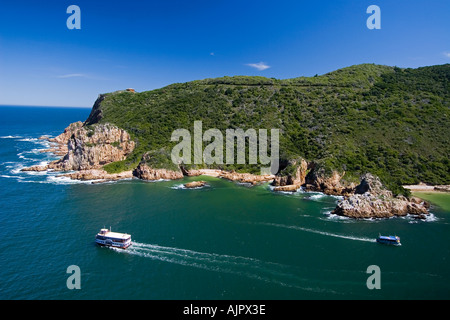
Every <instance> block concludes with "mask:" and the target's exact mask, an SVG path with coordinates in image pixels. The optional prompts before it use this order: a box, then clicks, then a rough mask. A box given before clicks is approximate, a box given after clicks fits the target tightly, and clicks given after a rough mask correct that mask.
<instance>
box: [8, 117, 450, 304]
mask: <svg viewBox="0 0 450 320" xmlns="http://www.w3.org/2000/svg"><path fill="white" fill-rule="evenodd" d="M8 112H9V113H8V114H12V113H14V112H19V111H16V109H11V110H9V111H8ZM33 112H36V115H34V116H33V119H30V121H29V123H27V124H26V125H24V124H22V122H23V121H25V120H26V119H28V118H26V117H23V116H20V114H19V115H16V114H13V116H11V117H10V118H8V116H7V115H8V114H6V113H5V114H3V116H2V117H0V123H1V124H2V126H1V127H0V157H1V163H0V194H1V197H0V234H1V235H2V247H1V248H0V261H1V268H2V272H1V273H0V298H1V299H448V298H450V275H449V270H450V210H449V209H448V204H449V202H448V198H446V199H447V200H445V201H444V202H440V201H438V200H436V199H434V200H435V201H436V204H433V206H432V207H431V212H432V214H431V215H430V217H429V218H427V220H425V221H418V220H414V219H413V218H411V217H406V218H392V219H383V220H351V219H344V218H340V217H337V216H332V215H330V212H331V210H332V209H333V208H334V207H335V205H336V202H337V201H338V199H337V198H335V197H330V196H325V195H323V194H319V193H302V192H298V193H295V194H283V193H275V192H273V191H271V190H270V187H269V186H268V185H267V184H265V185H261V186H256V187H248V186H245V185H239V184H236V183H233V182H230V181H227V180H223V179H219V178H212V177H204V176H202V177H192V178H185V179H183V180H180V181H160V182H144V181H140V180H126V181H119V182H114V183H105V184H90V183H82V182H77V181H70V180H68V179H64V178H59V177H57V173H52V172H40V173H30V172H21V171H20V168H22V167H25V166H29V165H33V164H38V163H39V162H42V161H51V160H52V159H53V158H52V157H51V156H49V155H48V154H42V153H40V151H39V150H40V149H44V148H47V147H48V146H47V145H46V144H45V142H44V141H42V140H38V139H37V138H38V137H39V136H40V135H42V134H50V135H56V134H58V133H59V132H61V130H62V129H61V126H62V125H61V123H63V122H64V121H62V120H61V119H67V122H68V123H70V122H74V121H76V120H78V119H80V118H81V119H82V118H83V116H84V117H85V116H86V115H80V114H78V111H76V112H75V111H70V110H59V111H58V110H55V109H51V110H50V109H49V110H43V111H42V112H41V111H39V112H38V111H36V110H35V109H33ZM58 112H60V113H61V114H60V113H58ZM71 112H72V113H73V114H72V113H71ZM87 112H88V111H86V113H87ZM50 115H51V116H50ZM52 117H53V118H52ZM57 117H59V118H57ZM40 118H41V119H42V121H35V119H40ZM10 119H11V120H10ZM17 119H19V120H20V121H19V122H20V123H18V120H17ZM24 119H25V120H24ZM52 119H54V121H53V122H49V121H50V120H52ZM2 121H3V122H2ZM194 180H206V181H207V182H208V186H207V187H204V188H201V189H193V190H189V189H184V188H182V187H180V186H181V185H182V184H183V183H186V182H188V181H194ZM430 200H431V201H432V202H433V203H434V200H433V199H430ZM104 226H106V227H109V226H111V227H112V230H113V231H118V232H127V233H130V234H131V235H132V240H133V242H134V244H133V245H132V246H131V247H130V248H129V249H128V250H113V249H108V248H102V247H98V246H96V245H95V243H94V237H95V235H96V233H97V232H98V231H99V229H100V228H102V227H104ZM379 233H381V234H384V235H389V234H396V235H398V236H400V237H401V240H402V246H400V247H393V246H387V245H381V244H378V243H376V242H375V238H376V237H377V236H378V234H379ZM70 265H77V266H79V268H80V272H81V273H80V281H81V289H79V290H78V289H73V290H69V289H68V288H67V286H66V281H67V279H68V277H69V274H67V273H66V270H67V267H68V266H70ZM371 265H377V266H379V268H380V271H381V273H380V284H381V289H373V290H369V289H368V288H367V285H366V281H367V279H368V277H369V276H370V275H369V274H367V273H366V271H367V268H368V267H369V266H371Z"/></svg>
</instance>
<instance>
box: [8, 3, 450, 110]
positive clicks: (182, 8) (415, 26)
mask: <svg viewBox="0 0 450 320" xmlns="http://www.w3.org/2000/svg"><path fill="white" fill-rule="evenodd" d="M43 3H45V4H43ZM72 4H75V5H78V6H79V7H80V9H81V29H80V30H75V29H74V30H69V29H68V28H67V26H66V21H67V18H69V16H70V14H67V13H66V9H67V7H68V6H69V5H72ZM372 4H375V5H378V6H379V7H380V9H381V29H380V30H369V29H368V28H367V27H366V20H367V19H368V18H369V16H370V14H367V13H366V9H367V7H368V6H370V5H372ZM449 13H450V1H448V0H427V1H417V0H409V1H406V0H395V1H393V0H370V1H365V0H343V1H331V0H330V1H325V0H317V1H302V0H295V1H284V0H277V1H266V0H259V1H245V0H240V1H235V0H227V1H221V0H184V1H178V0H177V1H172V0H164V1H163V0H160V1H135V0H129V1H112V0H110V1H94V0H91V1H79V0H71V1H63V0H59V1H45V2H41V1H3V2H2V4H1V5H0V104H7V105H11V104H12V105H48V106H80V107H92V105H93V103H94V101H95V99H96V98H97V96H98V94H99V93H105V92H111V91H115V90H120V89H125V88H135V89H136V90H137V91H146V90H152V89H156V88H160V87H163V86H165V85H168V84H171V83H174V82H186V81H191V80H196V79H204V78H213V77H222V76H233V75H261V76H265V77H275V78H279V79H285V78H293V77H299V76H313V75H315V74H324V73H327V72H330V71H333V70H336V69H338V68H342V67H346V66H350V65H354V64H359V63H377V64H384V65H391V66H399V67H412V68H415V67H420V66H427V65H435V64H445V63H450V24H449V23H448V21H449V20H448V16H449Z"/></svg>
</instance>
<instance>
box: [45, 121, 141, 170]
mask: <svg viewBox="0 0 450 320" xmlns="http://www.w3.org/2000/svg"><path fill="white" fill-rule="evenodd" d="M72 132H73V134H72V135H71V136H70V138H69V139H68V142H67V149H68V151H67V154H66V155H65V156H64V157H63V158H62V159H60V160H58V161H54V162H52V163H50V164H49V165H48V168H49V169H54V170H57V171H69V170H89V169H98V168H101V167H102V166H104V165H105V164H108V163H111V162H115V161H121V160H125V159H126V157H127V155H128V154H130V153H131V152H132V151H133V149H134V147H135V142H134V141H132V140H131V138H130V135H129V134H128V133H127V132H126V131H125V130H123V129H120V128H118V127H116V126H113V125H111V124H97V125H94V126H91V127H86V126H82V127H76V128H75V130H73V131H72ZM65 136H67V135H65ZM62 139H63V138H61V140H62Z"/></svg>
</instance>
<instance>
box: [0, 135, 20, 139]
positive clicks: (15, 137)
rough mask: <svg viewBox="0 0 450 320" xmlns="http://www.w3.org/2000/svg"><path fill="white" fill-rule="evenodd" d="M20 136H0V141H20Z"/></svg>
mask: <svg viewBox="0 0 450 320" xmlns="http://www.w3.org/2000/svg"><path fill="white" fill-rule="evenodd" d="M21 138H23V137H21V136H0V139H21Z"/></svg>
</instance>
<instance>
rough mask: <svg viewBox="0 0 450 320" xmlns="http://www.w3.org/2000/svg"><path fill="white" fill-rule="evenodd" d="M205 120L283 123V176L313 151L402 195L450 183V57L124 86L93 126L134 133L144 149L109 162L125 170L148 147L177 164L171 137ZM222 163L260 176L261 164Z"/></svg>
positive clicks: (157, 159)
mask: <svg viewBox="0 0 450 320" xmlns="http://www.w3.org/2000/svg"><path fill="white" fill-rule="evenodd" d="M196 120H201V121H202V122H203V131H205V130H207V129H209V128H217V129H219V130H221V131H222V132H225V130H226V129H227V128H242V129H244V130H246V129H248V128H254V129H259V128H261V129H270V128H279V129H280V157H281V160H280V171H281V172H280V174H288V173H289V172H290V171H292V168H290V167H289V166H288V164H289V160H292V159H298V158H304V159H306V160H307V161H308V162H314V164H315V170H317V168H320V169H321V170H322V171H323V172H328V173H331V172H332V171H334V170H335V171H338V172H345V175H344V177H343V180H346V181H351V182H357V181H358V180H359V177H360V175H362V174H364V173H366V172H371V173H373V174H375V175H377V176H379V177H380V178H381V181H382V182H383V183H384V184H385V185H386V186H388V188H389V189H391V190H392V191H394V193H403V192H404V190H403V188H401V185H404V184H415V183H418V182H420V181H422V182H426V183H431V184H450V162H449V155H450V143H449V142H450V141H449V140H450V126H449V123H450V64H446V65H439V66H430V67H423V68H418V69H401V68H397V67H389V66H381V65H373V64H362V65H356V66H351V67H348V68H343V69H340V70H336V71H333V72H330V73H327V74H324V75H321V76H315V77H299V78H293V79H285V80H278V79H274V78H264V77H246V76H236V77H223V78H215V79H205V80H198V81H192V82H187V83H177V84H172V85H169V86H167V87H164V88H161V89H157V90H152V91H146V92H140V93H137V92H128V91H117V92H113V93H107V94H103V95H100V96H99V99H98V100H97V101H96V103H95V104H94V107H93V110H92V112H91V115H90V116H89V118H88V119H87V120H86V122H85V126H86V127H90V126H92V125H95V124H96V123H112V124H114V125H116V126H118V127H120V128H122V129H124V130H126V131H127V132H128V133H129V134H130V136H131V138H132V139H133V140H134V141H135V142H136V148H135V149H134V151H133V152H132V153H131V154H130V155H129V156H128V157H127V159H126V160H123V161H119V162H115V163H111V164H108V165H106V166H105V167H104V168H105V169H106V170H107V171H108V172H120V171H123V170H126V169H133V168H134V167H136V166H137V164H138V163H139V162H140V161H141V159H142V156H143V155H144V154H145V153H146V152H148V151H150V153H149V155H150V156H149V155H147V156H146V161H150V162H151V165H152V166H153V167H159V168H169V169H170V168H171V167H173V166H175V165H174V164H173V163H172V162H171V160H170V151H171V149H172V147H173V146H174V145H175V143H174V142H170V137H171V134H172V132H173V131H174V130H176V129H180V128H185V129H188V130H189V131H190V132H193V125H194V121H196ZM191 166H193V167H195V166H194V165H191ZM286 166H288V167H287V168H286ZM197 167H202V165H200V166H197ZM214 167H218V168H223V169H226V170H236V171H238V172H252V173H257V172H259V168H260V166H259V165H258V166H256V165H237V164H235V165H214Z"/></svg>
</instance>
